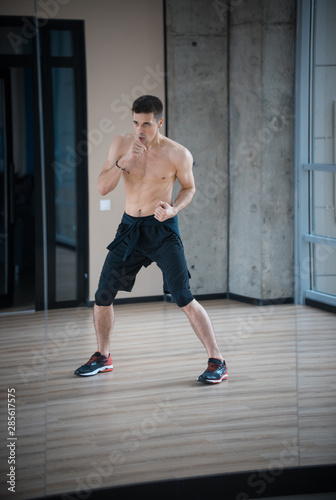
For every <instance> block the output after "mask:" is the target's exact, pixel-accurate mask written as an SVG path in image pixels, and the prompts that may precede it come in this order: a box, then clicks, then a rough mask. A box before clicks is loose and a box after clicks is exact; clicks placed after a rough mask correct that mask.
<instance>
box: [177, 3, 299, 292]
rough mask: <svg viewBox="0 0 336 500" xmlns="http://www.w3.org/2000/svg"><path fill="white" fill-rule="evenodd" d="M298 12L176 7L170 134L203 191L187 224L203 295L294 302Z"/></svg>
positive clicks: (264, 6)
mask: <svg viewBox="0 0 336 500" xmlns="http://www.w3.org/2000/svg"><path fill="white" fill-rule="evenodd" d="M295 11H296V2H295V0H281V1H273V0H264V1H263V0H248V1H247V0H235V1H230V2H225V1H216V2H204V1H201V0H196V1H195V0H179V1H177V0H168V2H167V19H168V23H167V24H168V26H167V32H168V48H169V50H168V109H169V134H170V135H171V136H173V137H174V138H175V139H176V140H179V141H180V142H182V143H183V144H185V145H186V146H187V147H189V148H190V150H191V152H192V153H193V154H194V159H195V167H194V172H195V179H196V184H197V188H198V192H199V198H198V199H195V201H194V202H193V204H192V205H191V206H190V207H189V208H188V209H186V214H185V217H183V218H181V219H182V220H181V232H182V234H183V235H184V236H185V238H186V244H185V246H186V251H187V256H188V262H189V264H191V267H192V268H193V266H194V265H195V269H194V272H193V269H191V271H192V272H193V276H194V277H193V281H192V285H193V291H194V292H195V293H218V292H222V293H224V292H230V293H232V294H236V295H240V296H246V297H250V298H256V299H261V300H269V299H283V298H286V297H292V296H293V285H292V268H293V176H294V150H293V145H294V139H293V130H294V116H293V109H294V66H295ZM227 172H228V176H229V180H228V181H227V178H226V173H227ZM213 179H216V180H215V183H216V184H213V185H211V186H210V183H213ZM216 186H217V189H216ZM228 187H229V188H228ZM227 240H228V241H229V245H227ZM227 276H228V277H229V278H228V281H227V279H226V277H227Z"/></svg>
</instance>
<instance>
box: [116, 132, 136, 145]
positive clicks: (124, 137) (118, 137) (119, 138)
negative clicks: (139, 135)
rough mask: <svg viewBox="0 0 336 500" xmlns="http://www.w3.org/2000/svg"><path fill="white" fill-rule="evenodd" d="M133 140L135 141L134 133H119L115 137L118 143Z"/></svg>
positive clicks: (126, 142)
mask: <svg viewBox="0 0 336 500" xmlns="http://www.w3.org/2000/svg"><path fill="white" fill-rule="evenodd" d="M132 141H134V134H118V135H116V136H114V138H113V142H114V143H118V144H128V143H130V142H132Z"/></svg>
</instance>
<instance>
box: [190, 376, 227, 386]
mask: <svg viewBox="0 0 336 500" xmlns="http://www.w3.org/2000/svg"><path fill="white" fill-rule="evenodd" d="M227 378H228V373H224V375H222V376H221V378H220V379H218V380H210V379H207V378H206V379H205V380H199V379H197V382H200V383H201V384H219V383H220V382H223V380H227Z"/></svg>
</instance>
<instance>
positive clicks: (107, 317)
mask: <svg viewBox="0 0 336 500" xmlns="http://www.w3.org/2000/svg"><path fill="white" fill-rule="evenodd" d="M93 322H94V326H95V330H96V337H97V350H98V351H99V352H100V353H101V354H103V356H106V357H108V355H109V354H110V336H111V332H112V329H113V325H114V310H113V306H97V305H96V304H95V305H94V309H93Z"/></svg>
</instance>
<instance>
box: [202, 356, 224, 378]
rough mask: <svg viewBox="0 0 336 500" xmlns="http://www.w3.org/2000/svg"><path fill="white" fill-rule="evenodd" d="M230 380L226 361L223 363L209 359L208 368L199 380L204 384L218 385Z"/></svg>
mask: <svg viewBox="0 0 336 500" xmlns="http://www.w3.org/2000/svg"><path fill="white" fill-rule="evenodd" d="M227 378H228V370H227V366H226V363H225V361H223V362H221V361H220V360H219V359H216V358H209V360H208V368H207V369H206V370H205V372H204V373H202V375H200V376H199V377H198V379H197V381H198V382H202V383H203V384H218V383H219V382H222V380H226V379H227Z"/></svg>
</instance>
